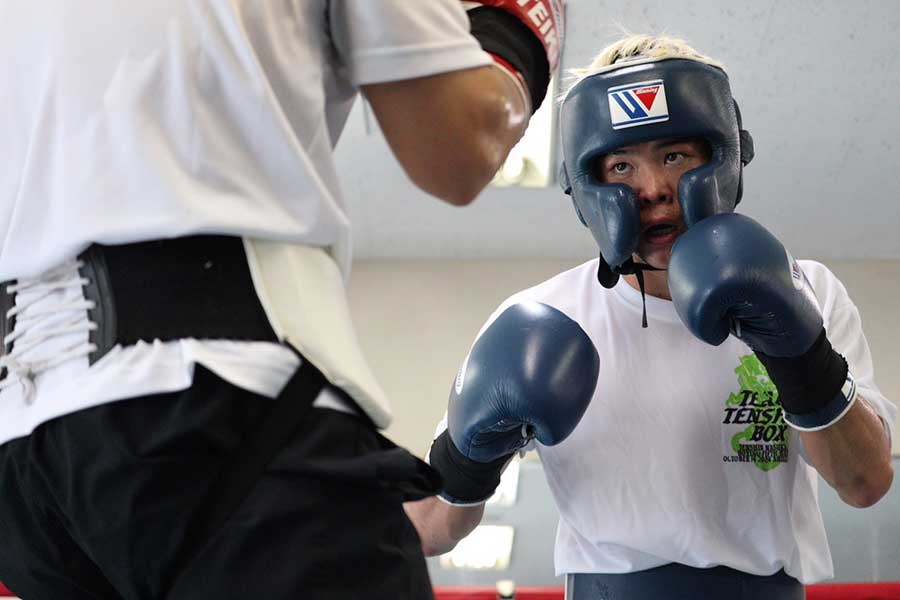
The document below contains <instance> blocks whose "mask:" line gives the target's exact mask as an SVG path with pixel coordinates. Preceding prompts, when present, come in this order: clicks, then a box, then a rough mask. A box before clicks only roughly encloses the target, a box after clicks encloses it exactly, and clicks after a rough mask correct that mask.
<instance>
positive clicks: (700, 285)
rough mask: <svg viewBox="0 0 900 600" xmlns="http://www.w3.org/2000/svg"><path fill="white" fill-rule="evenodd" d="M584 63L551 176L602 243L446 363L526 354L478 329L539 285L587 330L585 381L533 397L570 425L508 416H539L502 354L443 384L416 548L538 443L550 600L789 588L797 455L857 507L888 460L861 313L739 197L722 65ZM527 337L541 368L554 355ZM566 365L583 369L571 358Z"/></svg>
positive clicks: (806, 491)
mask: <svg viewBox="0 0 900 600" xmlns="http://www.w3.org/2000/svg"><path fill="white" fill-rule="evenodd" d="M579 75H580V78H579V80H578V81H577V82H576V83H575V84H574V85H573V86H572V87H571V88H570V90H569V92H568V94H567V95H566V97H565V99H564V100H563V102H562V105H561V109H560V111H561V113H560V132H561V136H562V150H563V158H564V170H563V172H562V179H563V185H564V188H565V189H566V190H567V191H568V192H570V193H571V195H572V199H573V201H574V204H575V208H576V211H577V212H578V216H579V217H580V219H581V221H582V223H583V224H585V225H586V226H587V227H588V228H589V229H590V231H591V234H592V235H593V237H594V239H595V240H596V242H597V244H598V247H599V250H600V257H599V258H598V259H596V260H593V261H590V262H587V263H585V264H584V265H581V266H578V267H575V268H574V269H571V270H569V271H566V272H564V273H561V274H559V275H557V276H555V277H553V278H551V279H549V280H547V281H545V282H543V283H540V284H538V285H536V286H535V287H532V288H529V289H527V290H524V291H522V292H519V293H517V294H515V295H513V296H512V297H510V298H509V299H507V300H506V301H505V302H503V303H502V304H501V305H500V307H498V309H497V310H496V311H495V312H494V314H493V315H492V316H491V317H490V318H489V319H488V322H487V323H486V325H485V326H484V327H483V328H482V331H481V333H480V334H479V337H478V338H477V341H476V343H475V345H474V346H473V349H472V352H471V353H470V358H468V359H467V360H465V361H463V364H464V365H466V364H471V363H472V362H473V360H474V361H475V362H476V363H477V364H485V365H497V364H501V365H502V364H506V363H508V362H513V363H515V362H516V361H517V360H518V361H521V360H522V356H523V352H522V351H521V350H520V351H519V352H512V351H510V350H509V349H508V348H505V347H504V344H502V343H498V342H497V341H495V340H496V337H495V336H496V335H497V329H498V327H499V328H500V329H501V330H503V333H502V335H503V337H504V338H508V339H509V340H517V339H519V337H520V335H518V334H516V333H515V332H516V331H518V329H519V328H518V326H516V327H512V328H511V331H507V330H505V328H504V327H503V325H504V324H507V323H509V312H508V311H511V310H516V307H521V306H523V305H527V304H528V303H535V302H537V303H540V304H541V305H542V306H547V307H552V308H553V309H555V310H556V311H558V312H559V313H560V314H562V315H565V317H566V318H567V319H570V320H571V321H574V323H575V324H577V325H578V326H579V330H580V331H582V332H584V334H585V335H586V336H587V338H588V339H589V340H590V342H591V344H592V346H593V347H594V348H595V349H596V352H597V356H598V358H599V371H598V375H597V377H598V380H597V384H596V388H595V391H594V393H593V397H592V398H591V399H590V402H589V404H587V406H586V407H585V408H584V409H583V414H581V412H582V409H581V408H580V407H582V406H583V405H584V403H583V402H582V401H574V400H572V397H568V398H569V399H567V400H565V401H563V400H561V399H557V397H555V396H551V398H553V402H554V403H559V406H560V409H559V410H560V412H561V413H562V414H561V415H557V416H556V419H555V420H554V427H556V428H557V429H558V430H562V431H568V430H569V429H571V431H570V432H569V433H568V435H567V436H566V437H565V438H564V439H560V438H559V437H556V436H545V439H546V440H548V441H547V442H545V441H544V440H543V439H541V438H540V437H535V436H529V435H527V431H528V429H527V427H525V428H522V429H521V430H520V431H518V430H517V429H516V426H517V425H518V424H520V423H523V422H524V423H526V424H527V423H531V422H535V421H533V419H544V418H545V415H546V409H545V408H542V407H541V406H540V404H539V403H536V402H535V396H544V397H547V394H545V393H542V394H535V393H534V391H533V390H537V389H540V388H539V387H538V386H536V385H535V384H533V383H532V384H522V381H523V379H524V378H521V377H517V378H515V379H513V381H514V383H515V385H507V384H506V383H505V382H506V381H507V380H508V379H509V375H508V374H507V372H521V370H518V371H516V370H512V371H510V369H505V370H504V371H503V374H502V376H500V375H497V377H498V379H499V381H500V382H503V383H498V382H496V381H495V382H492V383H487V384H485V383H484V381H483V380H482V384H481V385H479V386H473V387H472V388H470V389H468V390H466V388H463V394H462V395H460V394H458V393H456V392H455V391H452V392H451V398H450V405H449V408H448V413H447V418H446V419H445V421H444V422H442V423H441V425H439V427H438V431H437V435H436V436H435V437H436V439H435V441H434V443H433V445H432V450H431V462H432V464H433V465H434V466H436V467H437V468H438V470H439V471H440V472H441V473H442V474H443V475H444V477H445V480H446V482H447V484H448V485H447V486H446V487H445V497H444V499H443V501H441V500H435V499H426V500H423V501H421V502H418V503H413V504H410V505H408V506H407V512H408V513H409V514H410V515H411V516H412V518H413V522H414V524H415V525H416V527H417V529H418V531H419V534H420V536H421V537H422V539H423V544H424V545H425V547H426V552H427V553H439V552H444V551H447V550H448V549H449V548H451V547H453V545H454V544H455V543H456V541H457V540H458V539H460V538H461V537H462V536H464V535H466V534H467V533H468V532H469V531H471V529H472V528H474V526H475V525H477V523H478V522H479V520H480V519H481V516H482V512H481V511H482V508H481V506H482V505H481V504H480V502H481V501H482V500H483V499H484V498H486V496H487V495H489V493H490V491H491V490H492V489H493V486H494V485H496V480H497V475H498V473H499V471H500V470H501V469H502V467H503V466H504V465H505V464H506V461H508V459H509V455H510V453H511V452H513V451H515V450H519V451H520V452H521V451H522V450H527V449H530V448H535V449H536V450H537V451H538V453H539V454H540V458H541V463H542V465H543V468H544V472H545V474H546V476H547V480H548V483H549V486H550V489H551V491H552V493H553V495H554V498H555V500H556V503H557V506H558V508H559V511H560V522H559V529H558V532H557V539H556V551H555V562H556V571H557V573H566V574H567V582H566V584H567V599H568V600H592V599H595V598H598V597H599V596H598V595H597V590H600V589H602V590H604V594H605V595H604V597H606V596H609V597H613V596H614V597H619V596H621V597H627V598H629V600H657V599H658V598H667V599H673V598H674V599H681V598H685V599H687V598H690V599H691V600H695V599H706V598H709V599H716V600H718V599H721V598H743V599H751V600H757V599H758V600H762V599H766V600H773V599H777V600H799V599H800V598H802V597H803V594H804V592H803V585H802V584H806V583H812V582H815V581H819V580H822V579H825V578H827V577H830V576H831V575H832V566H831V558H830V554H829V551H828V544H827V540H826V538H825V532H824V529H823V526H822V521H821V515H820V513H819V508H818V501H817V493H816V481H817V475H816V472H817V471H818V473H819V474H821V475H822V476H823V477H824V478H825V480H826V481H828V482H829V483H830V484H831V485H832V486H833V487H834V488H835V489H836V490H837V492H838V493H839V494H840V496H841V497H842V498H843V499H844V501H845V502H847V503H848V504H851V505H853V506H869V505H871V504H873V503H874V502H876V501H877V500H878V499H879V498H881V497H882V496H883V495H884V494H885V493H886V491H887V489H888V487H889V486H890V483H891V480H892V477H893V472H892V468H891V464H890V434H889V431H890V429H891V427H892V425H893V422H894V420H895V418H896V409H895V408H894V406H893V405H892V404H891V403H890V402H889V401H888V400H887V399H886V398H884V396H883V395H882V394H881V392H880V391H879V390H878V387H877V385H875V382H874V375H873V373H872V364H871V356H870V354H869V350H868V346H867V345H866V342H865V336H864V335H863V332H862V328H861V325H860V320H859V314H858V312H857V310H856V308H855V306H854V305H853V303H852V301H851V299H850V298H849V296H848V295H847V291H846V289H845V288H844V287H843V285H841V283H840V281H838V280H837V278H836V277H835V276H834V275H833V274H832V273H831V272H830V271H828V269H827V268H825V267H824V266H823V265H821V264H819V263H816V262H813V261H795V260H793V258H791V257H790V255H789V254H788V253H787V251H786V250H785V248H784V246H783V245H782V244H781V243H780V242H778V241H777V240H776V239H775V238H774V236H772V234H771V233H769V232H768V231H766V230H765V228H763V227H762V226H761V225H759V224H758V223H756V222H755V221H752V220H751V219H749V218H748V217H744V216H743V215H739V214H736V213H734V208H735V205H737V203H738V202H739V201H740V198H741V192H742V187H743V178H742V169H743V166H745V165H746V164H747V163H748V162H749V161H750V159H751V158H752V156H753V147H752V140H751V138H750V135H749V134H748V133H747V132H745V131H743V129H742V126H741V117H740V113H739V111H738V108H737V104H736V102H735V101H734V99H733V98H732V95H731V91H730V86H729V82H728V77H727V75H726V74H725V71H724V68H723V67H722V66H721V65H720V64H719V63H717V62H716V61H714V60H712V59H709V58H707V57H705V56H702V55H700V54H699V53H697V52H696V51H695V50H693V49H692V48H690V47H689V46H687V44H686V43H684V42H683V41H681V40H677V39H673V38H668V37H651V36H631V37H628V38H625V39H623V40H620V41H619V42H617V43H615V44H612V45H611V46H609V47H608V48H607V49H606V50H604V51H603V52H602V53H601V54H600V55H599V56H598V58H597V59H596V60H595V62H594V63H593V64H592V65H591V67H590V68H588V69H586V70H584V71H582V72H580V73H579ZM598 274H599V277H598ZM620 276H621V277H620ZM598 279H599V280H600V283H602V284H603V285H599V284H598ZM642 312H643V315H644V322H643V323H640V324H639V319H638V315H641V313H642ZM557 318H558V317H557ZM643 325H649V327H644V326H643ZM572 329H573V330H574V328H572ZM577 339H578V336H573V337H572V340H573V341H572V342H570V343H575V342H574V340H577ZM510 343H511V344H512V346H514V347H518V348H524V347H527V346H528V344H523V343H514V342H512V341H511V342H510ZM553 345H554V346H558V347H560V348H562V347H563V345H562V344H560V343H558V342H557V343H555V344H553ZM839 353H840V354H839ZM495 354H499V355H500V356H499V357H498V356H494V355H495ZM476 356H477V359H476V358H475V357H476ZM541 356H542V357H543V358H545V359H546V360H545V361H542V362H541V363H540V371H541V372H544V371H545V370H546V372H549V370H550V369H551V366H550V365H552V362H553V361H554V360H556V361H558V362H560V364H565V365H570V366H571V365H572V362H571V361H561V360H560V359H559V358H558V357H554V355H553V354H552V353H542V354H541ZM547 360H549V362H547ZM585 364H587V363H585ZM848 365H849V369H848ZM767 369H768V371H767ZM466 370H467V369H466V368H465V366H464V368H463V369H462V370H461V373H462V372H464V371H466ZM557 370H559V369H557ZM496 372H497V369H492V370H491V371H482V372H481V374H482V375H490V373H496ZM530 372H534V369H531V370H530ZM562 372H563V373H564V374H565V377H575V378H578V379H579V380H584V379H585V378H587V379H586V380H587V381H588V382H590V381H591V379H590V378H589V377H590V370H589V369H586V368H584V367H581V368H579V369H575V370H571V369H569V370H563V371H562ZM848 373H852V377H848V376H847V374H848ZM488 379H489V380H490V377H489V378H488ZM498 389H502V390H504V391H505V394H504V395H503V398H504V401H503V402H502V403H500V402H498V401H497V400H496V399H495V398H496V390H498ZM566 389H567V390H569V391H570V392H571V390H576V389H579V388H578V386H573V385H571V384H570V385H569V386H567V388H566ZM479 395H480V397H481V398H482V401H481V402H478V396H479ZM510 395H512V396H513V399H512V400H510ZM574 397H575V398H577V396H574ZM528 413H533V414H534V416H533V417H528V416H524V415H526V414H528ZM511 414H512V415H514V418H513V416H511ZM492 419H493V421H492ZM545 430H546V427H545ZM473 441H475V442H476V443H474V444H473V443H472V442H473ZM454 450H457V452H454ZM448 457H449V459H450V460H448ZM448 490H450V493H449V494H448V493H447V492H448ZM448 495H449V496H450V497H449V498H448V497H446V496H448ZM460 496H465V497H462V498H461V497H460ZM460 500H462V501H460ZM466 500H468V502H466ZM473 503H474V504H475V505H474V506H471V505H470V506H466V505H465V504H473Z"/></svg>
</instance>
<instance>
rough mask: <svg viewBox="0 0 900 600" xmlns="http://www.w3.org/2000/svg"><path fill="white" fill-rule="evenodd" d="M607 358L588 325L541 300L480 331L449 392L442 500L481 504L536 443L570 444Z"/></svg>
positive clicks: (435, 455) (440, 447) (438, 451)
mask: <svg viewBox="0 0 900 600" xmlns="http://www.w3.org/2000/svg"><path fill="white" fill-rule="evenodd" d="M599 372H600V358H599V356H598V355H597V349H596V348H595V347H594V344H593V343H592V342H591V340H590V338H589V337H588V336H587V334H586V333H585V332H584V331H583V330H582V329H581V327H580V326H579V325H578V323H576V322H575V321H573V320H572V319H570V318H569V317H567V316H566V315H564V314H563V313H561V312H560V311H558V310H556V309H555V308H552V307H550V306H547V305H546V304H541V303H538V302H522V303H519V304H514V305H512V306H510V307H509V308H507V309H506V310H505V311H503V313H502V314H501V315H500V316H499V317H497V319H496V320H494V322H493V323H491V325H490V326H489V327H488V328H487V329H486V330H485V331H484V332H483V333H482V334H481V336H480V337H479V338H478V340H477V341H476V342H475V345H474V346H472V350H471V351H470V352H469V356H468V357H467V358H466V360H465V362H463V365H462V367H461V368H460V370H459V374H458V375H457V377H456V381H455V382H454V385H453V389H452V390H451V392H450V401H449V407H448V409H447V430H446V431H444V432H443V433H442V434H441V435H440V436H438V438H437V439H436V440H435V441H434V443H433V444H432V446H431V451H430V452H429V460H430V462H431V465H432V466H433V467H434V468H435V469H437V470H438V472H440V474H441V476H442V478H443V480H444V489H443V491H442V492H441V497H442V498H443V499H444V500H446V501H448V502H450V503H452V504H459V505H470V504H480V503H481V502H484V501H485V500H487V499H488V498H490V497H491V495H492V494H493V493H494V490H495V489H496V487H497V485H498V484H499V483H500V475H501V473H502V472H503V468H504V467H505V466H506V464H507V463H508V462H509V461H510V459H511V458H512V457H513V456H514V455H515V453H516V451H518V450H519V449H521V448H522V447H523V446H525V444H527V443H528V442H529V441H530V440H531V439H532V438H535V439H537V440H538V441H539V442H540V443H542V444H544V445H546V446H553V445H555V444H558V443H560V442H561V441H563V440H564V439H566V438H567V437H568V436H569V434H570V433H572V430H574V429H575V426H576V425H577V424H578V422H579V421H580V420H581V417H582V415H584V411H585V410H587V407H588V404H589V403H590V401H591V397H592V396H593V394H594V389H595V388H596V387H597V377H598V375H599Z"/></svg>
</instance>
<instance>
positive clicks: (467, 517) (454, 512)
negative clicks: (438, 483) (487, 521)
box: [403, 496, 484, 556]
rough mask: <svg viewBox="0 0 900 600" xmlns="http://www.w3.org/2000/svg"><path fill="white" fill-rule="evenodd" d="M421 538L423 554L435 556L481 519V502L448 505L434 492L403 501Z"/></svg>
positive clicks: (444, 550) (464, 535) (455, 542)
mask: <svg viewBox="0 0 900 600" xmlns="http://www.w3.org/2000/svg"><path fill="white" fill-rule="evenodd" d="M403 508H404V509H406V514H407V516H409V519H410V521H412V523H413V525H415V527H416V531H417V532H418V534H419V538H420V539H421V540H422V550H423V551H424V552H425V556H436V555H438V554H444V553H445V552H449V551H450V550H452V549H453V548H454V547H455V546H456V544H457V543H458V542H459V541H460V540H461V539H463V538H464V537H466V536H467V535H469V534H470V533H471V532H472V530H473V529H475V527H477V526H478V524H479V523H480V522H481V517H482V515H484V504H479V505H477V506H451V505H450V504H447V503H446V502H442V501H441V500H439V499H438V498H437V497H436V496H431V497H430V498H425V499H424V500H419V501H416V502H407V503H406V504H404V505H403Z"/></svg>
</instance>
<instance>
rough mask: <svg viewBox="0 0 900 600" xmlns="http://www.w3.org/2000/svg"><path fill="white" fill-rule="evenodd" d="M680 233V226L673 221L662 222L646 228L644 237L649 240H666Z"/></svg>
mask: <svg viewBox="0 0 900 600" xmlns="http://www.w3.org/2000/svg"><path fill="white" fill-rule="evenodd" d="M676 233H678V227H676V226H675V225H673V224H671V223H660V224H658V225H651V226H650V227H648V228H647V229H645V230H644V237H645V238H646V239H647V240H648V241H665V240H667V239H668V238H669V237H671V236H673V235H675V234H676Z"/></svg>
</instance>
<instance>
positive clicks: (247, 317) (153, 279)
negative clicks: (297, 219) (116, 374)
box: [0, 235, 278, 389]
mask: <svg viewBox="0 0 900 600" xmlns="http://www.w3.org/2000/svg"><path fill="white" fill-rule="evenodd" d="M0 286H2V288H0V335H2V337H3V344H2V353H0V367H2V372H0V389H2V388H3V387H6V386H8V385H10V384H12V383H14V380H19V381H22V382H23V384H25V385H26V386H28V385H29V383H28V382H29V381H30V380H31V379H32V378H33V376H34V375H36V374H38V373H39V372H40V371H42V370H44V369H48V368H51V367H53V366H55V365H56V364H59V363H60V362H62V361H64V360H68V359H69V358H72V357H73V356H78V355H87V356H88V359H89V361H90V364H93V363H94V362H96V361H97V360H99V359H100V358H102V357H103V356H104V355H105V354H106V353H107V352H108V351H109V350H110V349H111V348H112V347H114V346H116V345H117V344H122V345H130V344H134V343H136V342H138V341H139V340H145V341H148V342H149V341H153V340H157V339H158V340H161V341H166V340H174V339H179V338H196V339H230V340H254V341H272V342H277V341H278V338H277V336H276V335H275V332H274V331H273V330H272V327H271V325H270V324H269V321H268V318H267V317H266V314H265V311H264V310H263V307H262V305H261V304H260V301H259V298H258V297H257V295H256V291H255V289H254V286H253V282H252V279H251V276H250V268H249V266H248V264H247V257H246V254H245V252H244V246H243V242H242V241H241V239H240V238H236V237H228V236H211V235H210V236H203V235H201V236H190V237H182V238H175V239H171V240H155V241H151V242H140V243H134V244H125V245H117V246H103V245H99V244H94V245H92V246H91V247H89V248H88V249H87V250H86V251H85V252H83V253H82V254H81V255H79V257H78V259H77V260H76V261H72V262H71V263H67V264H66V265H62V266H61V267H59V268H57V269H53V270H51V271H49V272H47V273H45V274H43V275H41V276H40V277H36V278H32V279H27V280H26V279H22V280H17V281H11V282H5V283H3V284H0ZM72 287H81V288H82V294H83V297H81V296H79V297H78V298H77V299H76V300H71V301H67V302H65V303H60V304H58V305H53V306H51V307H49V308H48V307H47V306H45V305H42V303H41V300H43V299H45V298H47V297H48V296H49V295H50V294H54V293H57V294H59V293H61V291H65V290H66V289H67V288H72ZM17 297H20V298H19V300H18V301H17ZM26 297H27V300H24V299H25V298H26ZM44 304H46V303H44ZM85 311H87V318H85ZM79 331H82V332H83V331H88V332H89V333H88V340H87V343H77V344H72V345H71V346H70V347H65V348H63V349H62V350H60V349H59V348H56V349H55V350H54V351H53V352H52V353H51V354H50V355H48V356H42V355H41V345H42V344H45V343H47V341H48V340H50V339H52V338H54V337H58V336H63V335H68V334H72V333H74V332H79ZM25 354H28V356H27V357H23V355H25ZM13 375H14V376H15V377H13Z"/></svg>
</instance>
